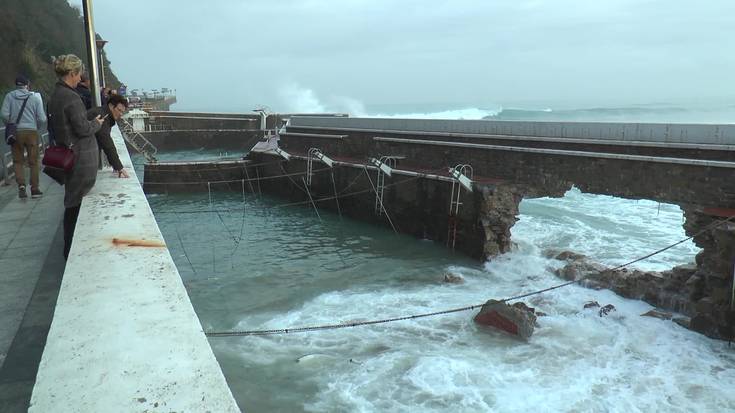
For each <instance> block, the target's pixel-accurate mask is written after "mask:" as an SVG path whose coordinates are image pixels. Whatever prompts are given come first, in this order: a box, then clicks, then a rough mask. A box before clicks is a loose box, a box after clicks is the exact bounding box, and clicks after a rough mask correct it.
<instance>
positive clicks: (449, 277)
mask: <svg viewBox="0 0 735 413" xmlns="http://www.w3.org/2000/svg"><path fill="white" fill-rule="evenodd" d="M442 281H443V282H445V283H448V284H462V283H464V277H462V276H461V275H460V274H455V273H453V272H447V273H444V279H443V280H442Z"/></svg>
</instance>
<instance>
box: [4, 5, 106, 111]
mask: <svg viewBox="0 0 735 413" xmlns="http://www.w3.org/2000/svg"><path fill="white" fill-rule="evenodd" d="M0 1H1V2H2V12H1V13H0V93H2V94H3V95H4V94H5V93H6V92H8V91H9V90H12V89H14V88H15V83H14V81H15V77H16V76H17V75H18V74H19V73H22V74H24V75H26V76H27V77H28V78H29V79H31V88H32V89H33V90H34V91H37V92H41V94H42V95H43V97H44V100H45V99H47V98H48V96H49V93H50V92H51V90H52V88H53V85H54V83H56V75H55V74H54V71H53V67H52V65H51V56H58V55H62V54H68V53H73V54H75V55H77V56H79V57H80V58H82V60H84V61H85V62H87V52H86V46H85V39H84V24H83V21H82V17H81V16H80V12H79V10H77V9H75V8H73V7H71V6H70V5H69V3H67V1H66V0H0ZM103 59H104V61H105V80H106V82H107V85H108V86H110V87H117V86H119V85H120V82H119V81H118V79H117V77H116V76H115V75H114V74H113V73H112V71H111V70H110V69H108V68H109V67H110V62H109V61H108V60H107V58H106V57H105V56H104V55H103ZM0 97H1V96H0Z"/></svg>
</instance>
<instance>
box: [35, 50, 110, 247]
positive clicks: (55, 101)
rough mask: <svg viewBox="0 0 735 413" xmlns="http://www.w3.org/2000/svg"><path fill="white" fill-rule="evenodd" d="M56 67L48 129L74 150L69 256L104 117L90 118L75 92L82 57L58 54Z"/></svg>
mask: <svg viewBox="0 0 735 413" xmlns="http://www.w3.org/2000/svg"><path fill="white" fill-rule="evenodd" d="M54 70H55V71H56V75H57V76H58V77H59V81H58V82H57V83H56V86H55V88H54V92H53V94H52V95H51V100H50V101H49V104H48V112H49V129H51V130H52V131H53V135H54V140H55V141H56V144H57V145H64V146H66V147H70V148H72V150H73V151H74V167H73V168H72V170H71V171H70V172H68V173H67V175H66V183H65V187H64V189H65V192H64V208H65V210H64V258H68V257H69V250H70V248H71V242H72V238H73V236H74V228H75V227H76V224H77V217H78V216H79V208H80V207H81V205H82V198H84V196H85V195H87V193H89V191H90V190H91V189H92V187H93V186H94V183H95V181H96V180H97V165H98V163H99V160H98V157H99V149H98V148H97V140H96V139H95V136H94V134H95V132H97V131H98V130H99V129H100V126H101V125H102V122H103V120H104V118H103V117H102V116H97V117H96V118H95V119H93V120H87V116H86V112H87V111H86V108H85V107H84V103H83V102H82V99H81V98H80V97H79V95H78V94H77V92H76V91H75V88H76V87H77V84H79V81H80V80H81V77H82V72H83V71H84V65H83V64H82V60H81V59H79V58H78V57H77V56H74V55H73V54H68V55H63V56H59V57H57V58H56V60H55V61H54Z"/></svg>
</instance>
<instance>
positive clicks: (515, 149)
mask: <svg viewBox="0 0 735 413" xmlns="http://www.w3.org/2000/svg"><path fill="white" fill-rule="evenodd" d="M373 140H374V141H377V142H391V143H405V144H412V145H434V146H449V147H454V148H469V149H485V150H493V151H508V152H524V153H539V154H545V155H562V156H578V157H582V158H603V159H622V160H626V161H638V162H657V163H672V164H680V165H694V166H711V167H715V168H735V162H727V161H708V160H702V159H686V158H669V157H664V156H644V155H626V154H618V153H605V152H585V151H569V150H563V149H544V148H526V147H518V146H501V145H485V144H481V143H466V142H450V141H430V140H424V139H403V138H385V137H380V136H375V137H373Z"/></svg>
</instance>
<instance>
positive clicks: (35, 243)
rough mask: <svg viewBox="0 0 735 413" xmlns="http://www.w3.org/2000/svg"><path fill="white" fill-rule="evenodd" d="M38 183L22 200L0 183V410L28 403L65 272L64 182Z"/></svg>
mask: <svg viewBox="0 0 735 413" xmlns="http://www.w3.org/2000/svg"><path fill="white" fill-rule="evenodd" d="M26 172H28V171H27V170H26ZM26 176H29V175H26ZM40 186H41V190H42V191H43V192H44V196H43V197H42V198H40V199H31V198H30V194H29V197H28V198H27V199H25V200H21V199H19V198H18V189H17V187H16V186H15V184H13V185H10V186H0V412H16V411H18V412H25V411H26V410H27V409H28V403H29V400H30V397H31V393H32V391H33V385H34V383H35V380H36V372H37V370H38V363H39V362H40V360H41V355H42V354H43V348H44V345H45V343H46V335H47V334H48V330H49V327H50V325H51V320H52V318H53V312H54V307H55V305H56V297H57V296H58V291H59V286H60V283H61V278H62V275H63V272H64V259H63V256H62V247H63V231H62V225H61V220H62V216H63V209H64V208H63V196H64V191H63V187H61V186H59V185H58V184H56V183H55V182H53V181H52V180H51V179H50V178H47V177H46V176H45V175H43V174H41V185H40Z"/></svg>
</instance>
